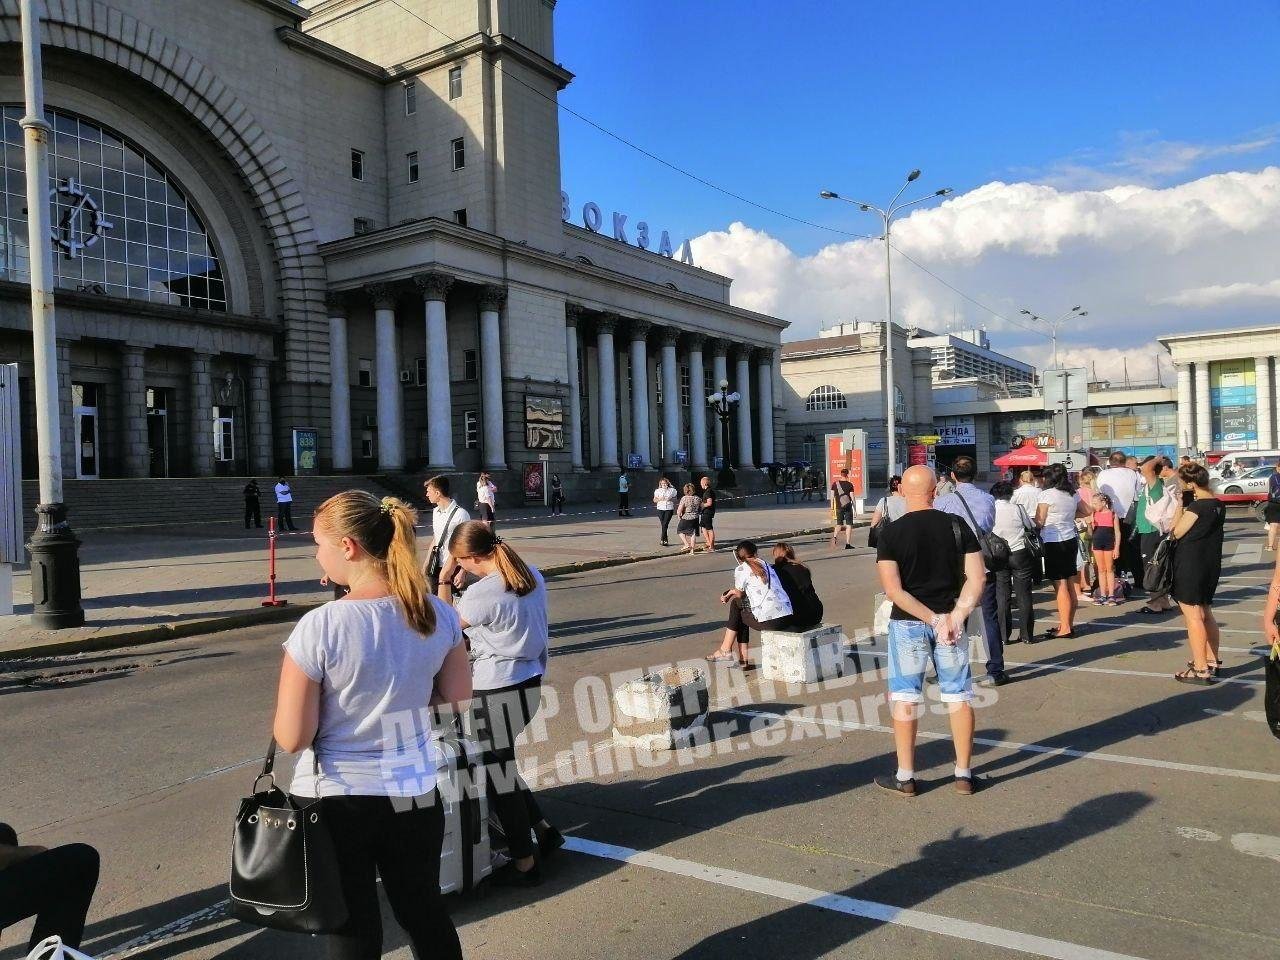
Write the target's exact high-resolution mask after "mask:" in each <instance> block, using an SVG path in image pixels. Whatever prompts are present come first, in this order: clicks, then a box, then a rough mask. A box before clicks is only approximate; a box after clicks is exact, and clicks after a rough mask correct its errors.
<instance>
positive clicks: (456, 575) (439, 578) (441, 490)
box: [422, 475, 471, 603]
mask: <svg viewBox="0 0 1280 960" xmlns="http://www.w3.org/2000/svg"><path fill="white" fill-rule="evenodd" d="M450 487H451V484H450V483H449V478H448V477H446V476H444V475H440V476H436V477H431V478H430V479H429V480H427V481H426V483H424V484H423V485H422V492H423V494H424V495H425V496H426V498H427V502H428V503H429V504H431V507H432V510H431V543H430V544H429V545H428V547H427V562H426V564H425V566H424V567H423V574H424V575H425V576H426V578H427V586H428V587H429V588H430V590H431V592H432V593H434V594H435V595H436V596H438V597H439V598H440V599H441V600H443V601H444V602H445V603H452V602H453V597H454V594H455V592H456V591H457V589H458V588H459V587H461V586H462V584H461V582H460V580H461V571H460V570H459V568H458V565H457V563H455V562H454V559H453V557H452V556H451V555H450V554H449V539H450V538H451V537H452V536H453V531H455V530H457V529H458V527H460V526H461V525H462V524H464V523H466V522H467V521H468V520H470V519H471V514H469V513H468V512H467V511H466V510H465V509H463V506H462V504H460V503H458V501H457V500H455V499H453V494H452V493H451V490H450Z"/></svg>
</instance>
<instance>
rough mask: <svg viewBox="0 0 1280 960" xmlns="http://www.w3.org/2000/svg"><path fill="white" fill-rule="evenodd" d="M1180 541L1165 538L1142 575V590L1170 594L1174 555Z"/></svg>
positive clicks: (1157, 546) (1153, 553) (1157, 545)
mask: <svg viewBox="0 0 1280 960" xmlns="http://www.w3.org/2000/svg"><path fill="white" fill-rule="evenodd" d="M1177 543H1178V541H1176V540H1174V539H1172V538H1171V537H1165V538H1164V539H1163V540H1161V541H1160V542H1159V543H1158V544H1156V548H1155V550H1154V551H1153V552H1152V554H1151V562H1150V563H1148V564H1147V569H1146V570H1145V571H1143V574H1142V589H1144V590H1146V591H1147V593H1157V594H1158V593H1168V592H1169V590H1170V589H1171V588H1172V587H1173V554H1174V550H1175V549H1176V547H1177Z"/></svg>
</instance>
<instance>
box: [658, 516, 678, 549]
mask: <svg viewBox="0 0 1280 960" xmlns="http://www.w3.org/2000/svg"><path fill="white" fill-rule="evenodd" d="M673 516H675V511H674V510H659V511H658V522H659V523H660V524H662V542H663V543H666V542H667V530H668V529H670V527H671V518H672V517H673Z"/></svg>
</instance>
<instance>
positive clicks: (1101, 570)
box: [1089, 493, 1120, 607]
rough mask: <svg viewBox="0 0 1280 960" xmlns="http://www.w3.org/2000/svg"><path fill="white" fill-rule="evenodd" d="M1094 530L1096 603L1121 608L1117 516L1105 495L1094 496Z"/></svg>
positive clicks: (1090, 524) (1090, 521) (1091, 520)
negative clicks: (1118, 580) (1096, 580)
mask: <svg viewBox="0 0 1280 960" xmlns="http://www.w3.org/2000/svg"><path fill="white" fill-rule="evenodd" d="M1089 526H1090V527H1092V528H1093V562H1094V563H1095V564H1096V565H1097V567H1098V595H1097V597H1096V598H1095V599H1094V602H1095V603H1100V604H1105V605H1106V606H1110V607H1115V606H1119V603H1120V602H1119V601H1118V600H1117V599H1116V595H1115V594H1116V560H1117V559H1118V558H1119V556H1120V541H1119V538H1118V537H1117V536H1116V515H1115V511H1114V510H1112V509H1111V498H1110V497H1109V496H1107V495H1106V494H1105V493H1095V494H1094V495H1093V515H1092V516H1091V517H1090V518H1089Z"/></svg>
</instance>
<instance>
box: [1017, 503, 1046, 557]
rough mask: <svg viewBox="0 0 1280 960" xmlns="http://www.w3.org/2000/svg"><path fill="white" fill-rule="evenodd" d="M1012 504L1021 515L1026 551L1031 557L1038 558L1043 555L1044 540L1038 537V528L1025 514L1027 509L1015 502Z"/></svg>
mask: <svg viewBox="0 0 1280 960" xmlns="http://www.w3.org/2000/svg"><path fill="white" fill-rule="evenodd" d="M1014 506H1015V507H1017V508H1018V514H1019V515H1020V516H1021V517H1022V539H1023V540H1024V541H1025V542H1026V544H1027V552H1028V553H1030V554H1031V559H1033V560H1039V559H1041V558H1042V557H1043V556H1044V541H1043V540H1041V539H1040V528H1039V527H1037V526H1036V525H1035V522H1034V521H1033V520H1032V519H1031V518H1030V517H1029V516H1027V511H1026V510H1024V509H1023V507H1022V504H1020V503H1015V504H1014Z"/></svg>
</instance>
